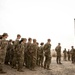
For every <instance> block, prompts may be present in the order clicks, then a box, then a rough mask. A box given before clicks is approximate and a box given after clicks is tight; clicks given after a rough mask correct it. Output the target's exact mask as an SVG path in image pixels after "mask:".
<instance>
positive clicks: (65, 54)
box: [63, 48, 67, 61]
mask: <svg viewBox="0 0 75 75" xmlns="http://www.w3.org/2000/svg"><path fill="white" fill-rule="evenodd" d="M63 53H64V61H66V57H67V51H66V48H65V49H64V51H63Z"/></svg>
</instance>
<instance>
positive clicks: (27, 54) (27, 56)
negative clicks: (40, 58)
mask: <svg viewBox="0 0 75 75" xmlns="http://www.w3.org/2000/svg"><path fill="white" fill-rule="evenodd" d="M31 42H32V38H28V43H27V50H26V52H25V64H26V67H27V68H28V69H31V53H30V51H31V45H32V43H31Z"/></svg>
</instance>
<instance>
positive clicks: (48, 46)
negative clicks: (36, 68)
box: [44, 39, 51, 70]
mask: <svg viewBox="0 0 75 75" xmlns="http://www.w3.org/2000/svg"><path fill="white" fill-rule="evenodd" d="M50 42H51V40H50V39H48V40H47V43H46V44H45V45H44V51H45V62H44V69H47V70H51V69H50V68H49V66H50V63H51V44H50Z"/></svg>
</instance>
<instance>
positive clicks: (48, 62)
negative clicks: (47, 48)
mask: <svg viewBox="0 0 75 75" xmlns="http://www.w3.org/2000/svg"><path fill="white" fill-rule="evenodd" d="M50 63H51V57H50V56H47V55H45V61H44V68H47V69H49V66H50Z"/></svg>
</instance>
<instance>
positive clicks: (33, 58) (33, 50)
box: [30, 39, 38, 71]
mask: <svg viewBox="0 0 75 75" xmlns="http://www.w3.org/2000/svg"><path fill="white" fill-rule="evenodd" d="M37 48H38V47H37V42H36V39H33V43H32V46H31V51H30V53H31V70H32V71H35V67H36V62H37Z"/></svg>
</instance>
